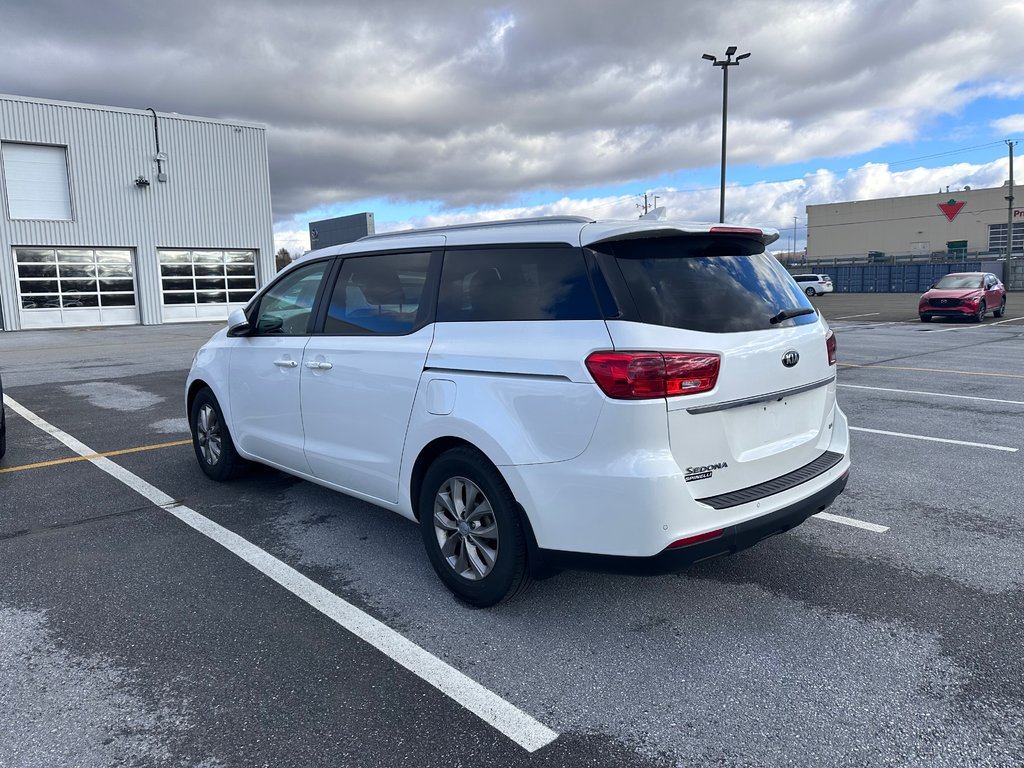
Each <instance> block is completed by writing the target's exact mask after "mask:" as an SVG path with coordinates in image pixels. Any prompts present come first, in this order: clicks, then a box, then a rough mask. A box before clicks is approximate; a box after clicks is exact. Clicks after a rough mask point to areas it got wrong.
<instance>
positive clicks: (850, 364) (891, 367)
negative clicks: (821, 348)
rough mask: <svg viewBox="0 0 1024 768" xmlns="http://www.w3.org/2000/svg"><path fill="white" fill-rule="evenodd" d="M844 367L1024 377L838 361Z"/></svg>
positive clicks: (1022, 375)
mask: <svg viewBox="0 0 1024 768" xmlns="http://www.w3.org/2000/svg"><path fill="white" fill-rule="evenodd" d="M839 365H840V366H842V367H844V368H887V369H888V370H890V371H926V372H927V373H959V374H962V375H964V376H1001V377H1003V378H1007V379H1024V373H988V372H985V371H948V370H945V369H943V368H905V367H903V366H899V365H872V364H870V363H869V364H868V365H857V364H856V363H839Z"/></svg>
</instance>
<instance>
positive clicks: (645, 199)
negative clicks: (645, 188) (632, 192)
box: [637, 192, 647, 216]
mask: <svg viewBox="0 0 1024 768" xmlns="http://www.w3.org/2000/svg"><path fill="white" fill-rule="evenodd" d="M639 207H640V206H639V205H637V208H639ZM643 215H644V216H646V215H647V193H646V192H644V213H643Z"/></svg>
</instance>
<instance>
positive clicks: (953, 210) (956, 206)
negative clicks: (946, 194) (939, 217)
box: [939, 200, 967, 221]
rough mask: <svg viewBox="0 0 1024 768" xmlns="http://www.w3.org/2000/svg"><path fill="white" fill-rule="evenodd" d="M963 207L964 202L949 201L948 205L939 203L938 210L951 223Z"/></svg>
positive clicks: (965, 203) (965, 202)
mask: <svg viewBox="0 0 1024 768" xmlns="http://www.w3.org/2000/svg"><path fill="white" fill-rule="evenodd" d="M965 205H967V201H966V200H961V201H960V202H959V203H958V202H957V201H956V200H950V201H949V202H948V203H939V210H940V211H942V212H943V213H944V214H946V218H947V219H949V220H950V221H952V220H953V219H955V218H956V215H957V214H958V213H960V209H961V208H963V207H964V206H965Z"/></svg>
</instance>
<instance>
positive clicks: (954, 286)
mask: <svg viewBox="0 0 1024 768" xmlns="http://www.w3.org/2000/svg"><path fill="white" fill-rule="evenodd" d="M988 312H991V313H992V316H993V317H1002V316H1003V315H1004V314H1006V288H1005V287H1004V286H1003V283H1002V281H1000V280H999V278H998V277H996V276H995V275H993V274H992V273H991V272H952V273H950V274H948V275H944V276H943V277H940V278H939V279H938V281H937V282H936V283H935V284H934V285H932V287H931V288H929V289H928V290H927V291H925V292H924V294H923V295H922V296H921V298H920V299H919V300H918V302H917V313H918V315H919V316H920V318H921V322H922V323H927V322H928V321H930V320H931V319H932V318H933V317H958V318H963V319H966V320H970V321H972V322H975V323H980V322H981V321H982V320H984V319H985V315H986V313H988Z"/></svg>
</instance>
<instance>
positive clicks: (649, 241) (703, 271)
mask: <svg viewBox="0 0 1024 768" xmlns="http://www.w3.org/2000/svg"><path fill="white" fill-rule="evenodd" d="M594 250H596V251H598V252H604V253H608V254H610V255H613V256H614V257H615V262H616V264H617V266H618V268H619V271H620V272H621V273H622V277H623V279H624V281H625V283H626V286H627V288H628V290H629V293H630V295H631V297H632V299H633V301H634V302H635V304H636V311H637V314H638V315H639V319H640V320H641V321H642V322H645V323H651V324H653V325H664V326H669V327H672V328H685V329H688V330H693V331H704V332H707V333H735V332H739V331H762V330H764V331H767V330H774V329H777V328H786V327H792V326H794V325H807V324H810V323H815V322H817V320H818V318H817V315H816V314H814V313H813V311H812V312H811V313H808V314H804V315H800V316H798V317H793V318H790V319H787V320H783V321H782V322H778V323H774V324H773V323H771V322H770V319H771V318H772V317H774V316H776V315H777V314H778V313H779V312H780V311H782V310H787V309H788V310H797V309H811V310H813V305H812V304H811V302H810V301H809V300H808V299H807V297H806V296H805V295H804V294H803V292H802V291H801V290H800V289H799V288H797V286H796V285H794V283H793V281H792V279H791V278H790V276H789V274H788V273H787V272H786V270H785V269H784V268H783V266H782V265H781V264H780V263H779V261H778V260H777V259H776V258H775V257H774V256H770V255H768V254H766V253H764V246H763V245H761V243H760V242H758V241H755V240H750V239H748V238H729V237H722V236H717V235H706V236H701V235H697V236H685V237H658V238H645V239H638V240H621V241H614V242H611V243H601V244H598V245H596V246H594Z"/></svg>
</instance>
